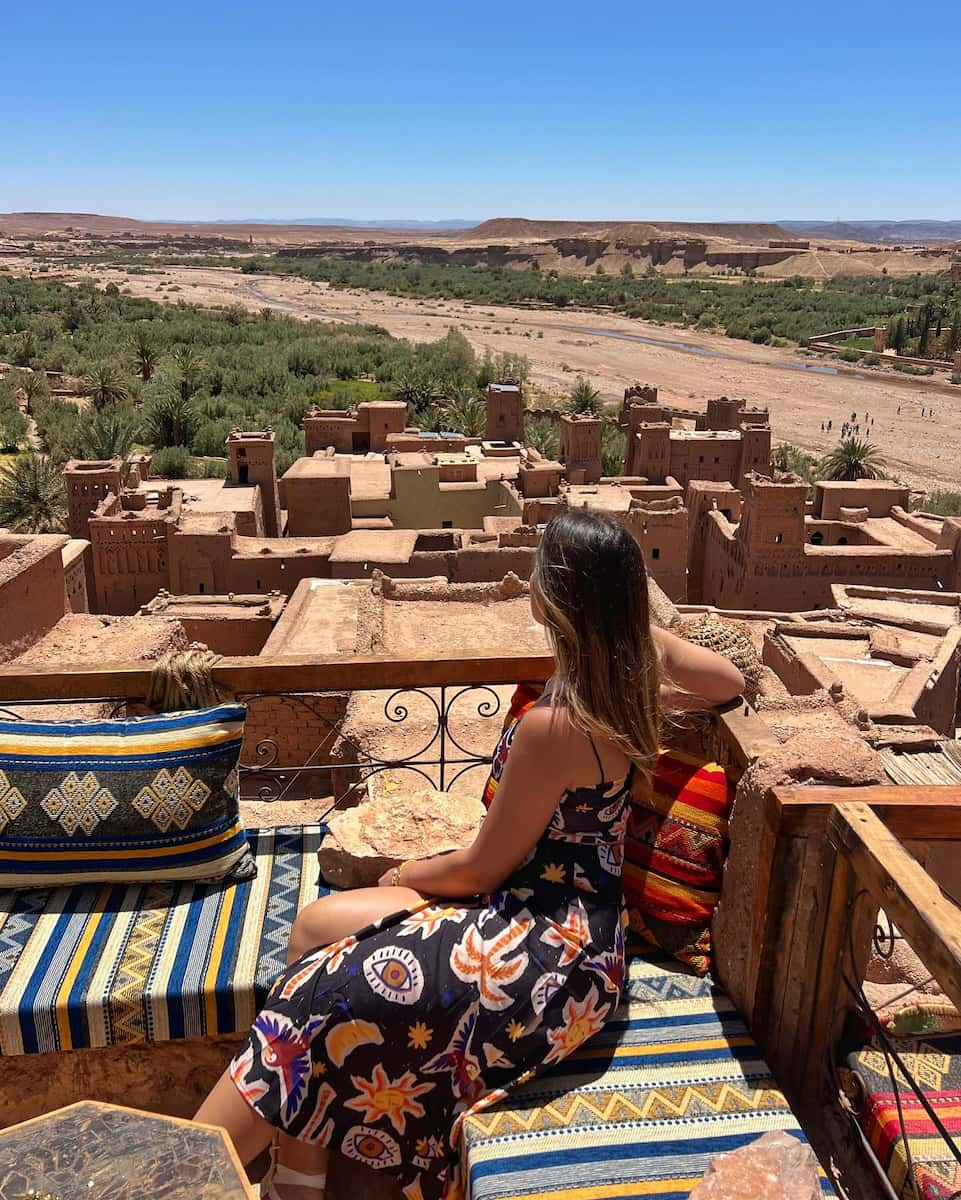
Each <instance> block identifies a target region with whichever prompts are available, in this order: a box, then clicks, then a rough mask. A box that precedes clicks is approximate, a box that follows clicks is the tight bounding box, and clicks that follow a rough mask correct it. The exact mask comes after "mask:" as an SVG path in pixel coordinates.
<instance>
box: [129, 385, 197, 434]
mask: <svg viewBox="0 0 961 1200" xmlns="http://www.w3.org/2000/svg"><path fill="white" fill-rule="evenodd" d="M198 424H199V418H198V416H197V410H196V409H195V408H194V406H193V405H192V404H191V403H190V399H189V398H187V399H184V396H183V393H182V392H181V391H161V392H159V393H158V394H157V395H155V396H154V397H153V399H152V400H151V401H150V402H149V403H148V404H146V405H145V406H144V425H143V428H144V434H145V436H146V438H147V440H148V441H149V442H151V444H152V445H154V446H156V447H163V446H189V445H190V443H191V441H192V440H193V436H194V434H195V433H196V432H197V426H198Z"/></svg>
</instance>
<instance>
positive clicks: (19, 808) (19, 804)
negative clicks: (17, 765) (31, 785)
mask: <svg viewBox="0 0 961 1200" xmlns="http://www.w3.org/2000/svg"><path fill="white" fill-rule="evenodd" d="M26 807H27V802H26V800H24V798H23V792H21V791H20V789H19V788H15V787H14V786H13V785H12V784H11V783H10V781H9V780H8V779H7V777H6V775H5V774H4V773H3V771H0V833H2V832H3V831H4V829H6V827H7V825H8V824H9V823H10V821H15V820H16V819H17V817H19V816H20V814H21V813H22V812H23V810H24V809H25V808H26Z"/></svg>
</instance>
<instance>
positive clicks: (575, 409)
mask: <svg viewBox="0 0 961 1200" xmlns="http://www.w3.org/2000/svg"><path fill="white" fill-rule="evenodd" d="M567 407H568V411H569V412H572V413H577V414H580V415H585V416H591V417H596V416H599V415H600V411H601V397H600V393H599V392H597V391H595V390H594V388H593V387H591V384H590V380H588V379H583V378H578V379H577V380H576V381H575V383H574V386H573V387H572V388H571V395H570V399H569V400H568V404H567Z"/></svg>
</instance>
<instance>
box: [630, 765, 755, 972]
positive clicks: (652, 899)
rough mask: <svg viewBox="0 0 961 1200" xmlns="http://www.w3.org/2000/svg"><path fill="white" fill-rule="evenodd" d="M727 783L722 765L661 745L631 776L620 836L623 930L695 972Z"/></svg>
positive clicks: (714, 897) (729, 795)
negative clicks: (649, 770) (644, 771)
mask: <svg viewBox="0 0 961 1200" xmlns="http://www.w3.org/2000/svg"><path fill="white" fill-rule="evenodd" d="M733 803H734V783H733V781H732V780H731V779H730V778H729V776H728V774H727V772H726V771H725V769H724V767H722V766H720V765H719V764H717V763H707V762H704V761H703V760H699V759H696V758H693V757H691V756H690V755H687V754H683V753H681V752H680V751H677V750H661V751H660V753H659V754H658V756H657V761H656V762H655V765H654V773H653V775H652V776H651V778H649V779H648V778H644V777H638V780H637V783H636V785H635V788H634V792H633V794H632V796H631V809H630V814H629V816H628V821H627V837H626V838H625V842H624V899H625V901H626V903H627V910H628V916H629V918H630V923H631V928H632V929H633V930H634V931H635V932H636V933H637V934H638V935H639V936H640V937H641V938H643V939H644V941H645V942H646V943H647V944H648V945H650V946H653V947H654V948H659V949H661V950H663V951H665V952H666V953H668V954H671V955H672V956H673V957H675V958H677V959H678V960H679V961H681V962H683V963H685V964H686V965H688V966H690V967H693V968H694V969H695V970H696V971H697V972H698V974H701V975H703V974H706V972H707V971H708V970H709V969H710V955H711V936H710V921H711V917H712V916H713V914H714V909H715V907H716V906H717V902H718V899H719V898H720V893H721V878H722V875H723V871H724V860H725V859H726V857H727V849H728V821H729V819H730V815H731V807H732V805H733Z"/></svg>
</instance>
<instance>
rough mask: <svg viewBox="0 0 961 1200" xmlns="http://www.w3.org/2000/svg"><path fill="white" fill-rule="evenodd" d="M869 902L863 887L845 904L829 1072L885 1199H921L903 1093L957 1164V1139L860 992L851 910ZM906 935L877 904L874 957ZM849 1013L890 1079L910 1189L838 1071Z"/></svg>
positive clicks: (887, 954)
mask: <svg viewBox="0 0 961 1200" xmlns="http://www.w3.org/2000/svg"><path fill="white" fill-rule="evenodd" d="M863 901H867V902H871V901H872V896H871V893H870V892H869V891H868V890H867V889H865V888H862V889H860V890H859V891H857V892H855V893H854V895H853V896H852V897H851V899H850V901H849V902H848V905H847V914H846V927H845V933H844V947H845V949H844V951H842V953H841V954H839V955H838V962H837V966H836V971H835V977H834V987H833V1003H832V1006H831V1012H832V1018H831V1020H832V1025H831V1036H830V1038H829V1041H828V1045H829V1047H830V1053H829V1059H828V1070H829V1072H830V1076H831V1080H832V1084H833V1085H834V1086H835V1087H836V1089H837V1095H838V1097H839V1098H840V1100H841V1103H842V1106H843V1108H844V1110H845V1112H846V1113H847V1114H848V1116H849V1118H850V1121H851V1124H852V1126H853V1128H854V1130H855V1132H856V1135H857V1138H858V1140H859V1142H860V1143H861V1146H862V1148H863V1150H864V1153H865V1155H866V1157H867V1159H868V1161H869V1162H870V1163H871V1166H872V1168H873V1169H874V1171H875V1173H876V1175H877V1178H878V1182H879V1184H880V1186H881V1187H882V1189H883V1191H884V1193H885V1194H886V1195H887V1196H888V1197H890V1200H904V1198H905V1196H911V1197H915V1198H917V1200H920V1197H919V1193H918V1191H917V1186H916V1178H917V1176H916V1173H915V1164H914V1156H913V1154H912V1150H911V1135H910V1134H909V1132H908V1124H907V1121H906V1118H905V1113H904V1106H903V1103H902V1099H903V1098H904V1097H905V1096H908V1095H913V1096H914V1097H915V1098H916V1099H917V1101H918V1103H919V1104H920V1105H921V1107H922V1109H923V1110H924V1112H925V1114H926V1115H927V1117H928V1118H929V1119H930V1121H931V1123H932V1125H933V1126H934V1128H935V1130H936V1131H937V1134H938V1136H939V1137H940V1138H941V1140H942V1141H943V1142H944V1144H945V1146H946V1148H947V1151H948V1153H947V1156H946V1157H947V1158H954V1160H955V1161H956V1162H957V1163H958V1166H959V1167H961V1144H959V1143H958V1142H957V1141H956V1140H955V1138H954V1137H953V1136H952V1134H951V1133H950V1132H949V1131H948V1130H947V1129H946V1128H945V1125H944V1123H943V1121H942V1120H941V1118H940V1117H939V1116H938V1114H937V1112H936V1111H935V1109H934V1107H933V1106H932V1104H931V1102H930V1100H929V1099H928V1096H927V1094H926V1093H925V1090H924V1088H923V1087H922V1085H921V1084H920V1083H919V1082H918V1080H917V1078H916V1077H915V1075H914V1073H913V1071H912V1070H911V1068H910V1067H909V1066H908V1064H907V1062H906V1061H905V1059H904V1057H903V1055H902V1054H901V1052H900V1051H899V1050H898V1047H897V1045H896V1044H895V1041H894V1039H893V1038H892V1037H891V1035H890V1034H889V1033H888V1031H887V1030H886V1029H885V1028H884V1026H883V1024H882V1023H881V1021H880V1019H879V1017H878V1015H877V1013H876V1012H875V1011H874V1008H873V1007H872V1005H871V1002H870V1000H869V999H868V998H867V996H866V995H865V991H864V985H863V983H862V982H860V981H859V980H858V979H857V977H856V976H857V972H856V971H852V967H853V966H854V964H855V963H856V962H857V961H858V958H857V955H856V947H855V944H854V927H855V914H856V912H857V910H858V907H859V905H860V904H861V903H862V902H863ZM901 941H905V942H906V941H907V939H906V938H905V937H904V935H903V934H901V933H899V932H898V931H897V930H896V929H895V926H894V924H893V922H892V921H891V919H890V917H889V916H888V915H887V913H885V912H884V910H883V909H880V908H879V910H878V915H877V918H876V920H875V923H874V928H873V930H872V934H871V946H872V948H873V950H874V951H875V953H876V954H877V955H878V957H879V958H882V959H890V958H891V956H892V955H893V953H894V949H895V946H896V945H897V943H898V942H901ZM845 993H846V996H845ZM852 1015H853V1016H854V1018H855V1020H856V1021H857V1022H860V1025H861V1028H862V1029H866V1030H867V1031H869V1035H870V1040H871V1042H872V1043H873V1045H874V1047H876V1048H877V1049H878V1050H879V1051H880V1053H881V1055H882V1057H883V1059H884V1063H885V1069H886V1071H887V1075H888V1080H889V1082H890V1085H891V1093H892V1095H893V1097H894V1102H895V1106H896V1108H897V1114H898V1126H899V1128H900V1135H901V1144H902V1146H903V1148H904V1158H905V1166H906V1173H905V1184H906V1187H907V1188H909V1189H910V1191H904V1190H902V1191H901V1192H898V1191H896V1190H895V1188H894V1185H893V1184H892V1183H891V1180H890V1179H889V1177H888V1174H887V1171H886V1170H885V1168H884V1166H883V1165H882V1163H881V1161H880V1159H879V1158H878V1156H877V1153H876V1152H875V1150H874V1147H873V1146H872V1145H871V1142H870V1140H869V1139H868V1137H867V1135H866V1134H865V1132H864V1129H863V1128H862V1126H861V1122H860V1120H859V1119H858V1117H859V1114H858V1111H857V1104H856V1099H857V1100H860V1101H861V1102H862V1103H863V1102H865V1101H866V1100H867V1096H866V1095H859V1096H858V1097H857V1098H856V1099H855V1097H853V1096H852V1095H850V1094H849V1093H850V1092H851V1091H852V1090H853V1088H854V1086H855V1075H854V1072H852V1071H850V1070H849V1069H846V1075H847V1076H848V1078H845V1077H844V1076H842V1070H843V1069H844V1068H842V1066H841V1064H840V1063H839V1062H838V1057H837V1051H838V1047H839V1046H841V1045H842V1044H843V1035H844V1030H843V1025H844V1023H845V1022H846V1021H849V1020H850V1018H851V1017H852ZM904 1084H907V1088H908V1089H909V1090H908V1091H907V1092H906V1091H905V1090H904ZM856 1086H857V1087H858V1089H862V1085H861V1082H860V1081H859V1080H858V1081H857V1083H856ZM945 1200H961V1190H958V1191H955V1192H952V1193H951V1194H950V1195H948V1196H946V1197H945Z"/></svg>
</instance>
